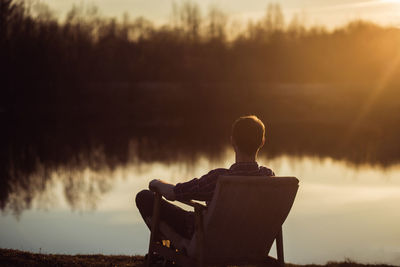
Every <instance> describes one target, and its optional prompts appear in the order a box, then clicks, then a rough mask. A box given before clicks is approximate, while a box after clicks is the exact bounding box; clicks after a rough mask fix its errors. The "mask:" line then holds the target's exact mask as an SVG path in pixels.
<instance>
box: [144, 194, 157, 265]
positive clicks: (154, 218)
mask: <svg viewBox="0 0 400 267" xmlns="http://www.w3.org/2000/svg"><path fill="white" fill-rule="evenodd" d="M160 204H161V194H160V193H157V192H156V193H155V198H154V206H153V216H152V217H151V233H150V242H149V252H148V254H147V262H146V267H150V265H151V261H152V258H153V252H154V249H153V247H154V245H155V242H156V237H157V235H158V228H159V222H160Z"/></svg>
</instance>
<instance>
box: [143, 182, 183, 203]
mask: <svg viewBox="0 0 400 267" xmlns="http://www.w3.org/2000/svg"><path fill="white" fill-rule="evenodd" d="M174 187H175V185H173V184H169V183H167V182H164V181H161V180H158V179H154V180H152V181H151V182H150V183H149V189H150V190H152V191H157V192H159V193H160V194H161V195H162V196H163V197H165V198H166V199H168V200H170V201H174V200H175V199H176V198H175V192H174Z"/></svg>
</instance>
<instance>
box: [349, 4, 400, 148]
mask: <svg viewBox="0 0 400 267" xmlns="http://www.w3.org/2000/svg"><path fill="white" fill-rule="evenodd" d="M399 2H400V1H399ZM399 65H400V50H398V51H397V54H395V55H393V60H392V61H391V62H388V64H387V68H386V72H385V73H384V74H383V75H382V77H381V79H380V80H379V81H378V83H377V85H376V86H375V89H374V90H372V92H371V93H370V94H369V96H368V98H367V100H366V101H365V103H364V104H363V105H362V107H361V109H360V111H359V113H358V115H357V117H356V119H355V120H354V123H353V125H352V127H351V128H350V129H349V132H348V134H347V136H346V138H345V140H343V144H344V145H346V144H347V142H348V141H349V140H351V138H352V137H353V136H354V134H355V132H356V131H357V129H358V128H359V127H360V126H361V124H362V123H363V122H364V119H365V117H366V116H367V115H368V113H369V112H370V110H371V108H372V106H373V105H374V103H375V101H376V99H377V98H378V97H379V95H380V94H381V93H382V92H383V91H384V90H385V88H386V85H387V84H388V83H389V82H390V80H391V79H392V77H393V75H394V73H395V71H396V70H397V69H398V67H399Z"/></svg>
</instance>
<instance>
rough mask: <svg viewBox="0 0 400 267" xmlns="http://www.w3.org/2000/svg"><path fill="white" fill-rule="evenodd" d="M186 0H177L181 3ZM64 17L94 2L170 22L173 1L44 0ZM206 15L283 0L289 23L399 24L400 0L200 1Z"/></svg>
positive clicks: (258, 8)
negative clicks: (214, 10)
mask: <svg viewBox="0 0 400 267" xmlns="http://www.w3.org/2000/svg"><path fill="white" fill-rule="evenodd" d="M182 1H183V0H175V3H178V4H179V3H181V2H182ZM42 2H45V3H47V4H48V5H49V6H50V7H51V9H52V10H54V11H55V13H56V14H57V15H58V16H59V17H61V18H63V17H64V16H65V13H66V11H67V10H69V9H70V7H71V6H72V5H73V4H77V5H80V4H82V3H83V4H94V5H96V6H98V7H99V8H100V11H101V13H102V14H103V15H106V16H116V17H121V15H122V14H123V13H125V12H126V13H128V14H129V15H130V16H131V17H137V16H143V17H146V18H148V19H150V20H152V21H154V22H155V23H157V24H162V23H164V22H167V21H168V19H169V17H170V14H171V6H172V3H173V1H172V0H89V1H83V0H42ZM192 2H196V3H198V5H199V6H200V7H201V9H202V13H203V14H205V13H206V12H207V9H208V8H209V7H211V6H216V7H219V8H220V9H222V10H224V11H225V12H226V13H227V14H228V15H229V18H230V19H231V20H236V21H247V20H248V19H253V20H255V19H258V18H260V17H261V16H262V15H263V14H264V13H265V9H266V6H267V5H268V3H280V4H281V7H282V9H283V11H284V14H285V15H286V16H285V17H286V22H288V21H290V18H291V17H292V16H293V14H300V15H302V16H303V17H304V18H305V23H306V24H307V25H315V24H319V25H321V24H323V25H325V26H328V27H329V28H331V27H334V26H337V25H342V24H344V23H346V22H347V21H349V20H354V19H360V18H361V19H368V20H372V21H374V22H378V23H382V24H385V25H387V24H390V25H395V26H400V0H323V1H322V0H303V1H301V0H281V1H265V0H246V1H243V0H197V1H192Z"/></svg>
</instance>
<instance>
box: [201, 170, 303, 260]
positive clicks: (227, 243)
mask: <svg viewBox="0 0 400 267" xmlns="http://www.w3.org/2000/svg"><path fill="white" fill-rule="evenodd" d="M298 183H299V180H298V179H297V178H295V177H263V176H221V177H219V179H218V183H217V187H216V190H215V192H214V196H213V199H212V201H211V202H210V204H209V207H208V210H207V213H206V214H205V216H204V232H205V240H204V241H205V250H204V256H205V261H207V262H209V261H210V262H227V261H228V262H229V261H232V262H249V261H259V260H263V259H265V257H266V256H267V255H268V253H269V250H270V249H271V246H272V244H273V242H274V239H275V237H276V235H277V234H278V232H279V230H280V229H281V226H282V224H283V223H284V221H285V220H286V217H287V215H288V214H289V211H290V209H291V207H292V205H293V202H294V199H295V196H296V193H297V189H298Z"/></svg>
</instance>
